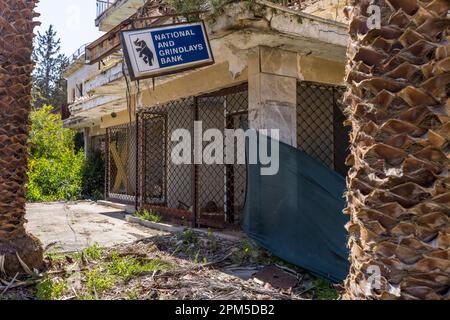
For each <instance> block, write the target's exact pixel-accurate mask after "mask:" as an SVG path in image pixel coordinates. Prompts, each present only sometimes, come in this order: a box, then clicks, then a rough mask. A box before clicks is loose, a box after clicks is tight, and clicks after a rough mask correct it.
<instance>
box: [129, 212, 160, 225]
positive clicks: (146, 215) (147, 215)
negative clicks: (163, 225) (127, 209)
mask: <svg viewBox="0 0 450 320" xmlns="http://www.w3.org/2000/svg"><path fill="white" fill-rule="evenodd" d="M134 215H135V216H136V217H138V218H141V219H144V220H147V221H150V222H154V223H160V222H161V220H162V217H161V215H160V214H158V213H156V212H153V211H152V210H141V211H138V212H136V213H135V214H134Z"/></svg>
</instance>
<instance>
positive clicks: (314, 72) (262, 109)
mask: <svg viewBox="0 0 450 320" xmlns="http://www.w3.org/2000/svg"><path fill="white" fill-rule="evenodd" d="M344 70H345V66H344V64H343V63H340V62H336V61H330V60H325V59H322V58H317V57H313V56H303V55H300V54H298V53H296V52H292V51H286V50H280V49H276V48H269V47H263V46H259V47H256V48H254V49H253V50H251V51H250V52H249V67H248V72H249V76H248V78H249V117H250V126H251V127H253V128H255V129H280V140H281V141H282V142H284V143H287V144H289V145H292V146H297V98H298V96H297V81H298V80H302V81H312V82H321V83H327V84H342V83H343V81H344Z"/></svg>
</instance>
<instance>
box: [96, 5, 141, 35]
mask: <svg viewBox="0 0 450 320" xmlns="http://www.w3.org/2000/svg"><path fill="white" fill-rule="evenodd" d="M143 4H144V2H143V1H142V0H97V19H95V25H96V26H97V27H98V28H99V30H100V31H105V32H107V31H109V30H111V29H112V28H114V27H115V26H117V25H118V24H119V23H121V22H122V21H124V20H125V19H127V18H129V17H130V16H132V15H133V14H135V13H136V11H137V9H139V8H140V7H142V5H143Z"/></svg>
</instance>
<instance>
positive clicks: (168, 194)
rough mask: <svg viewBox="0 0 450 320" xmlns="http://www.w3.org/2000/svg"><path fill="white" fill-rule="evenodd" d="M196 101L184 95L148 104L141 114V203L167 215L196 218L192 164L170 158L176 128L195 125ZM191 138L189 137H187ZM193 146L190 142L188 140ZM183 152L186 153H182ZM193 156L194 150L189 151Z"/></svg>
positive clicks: (174, 144) (190, 219) (189, 127)
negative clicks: (167, 100) (181, 98)
mask: <svg viewBox="0 0 450 320" xmlns="http://www.w3.org/2000/svg"><path fill="white" fill-rule="evenodd" d="M193 101H194V99H193V98H191V99H185V100H180V101H175V102H170V103H168V104H165V105H162V106H155V107H151V108H147V109H146V110H145V111H143V112H141V113H140V114H139V116H138V117H139V136H140V141H141V143H140V148H139V149H140V151H139V154H140V156H139V163H140V168H139V177H140V183H139V188H140V190H141V195H140V206H141V207H143V208H147V209H152V210H155V211H158V212H159V213H161V214H163V215H165V216H166V217H167V218H178V219H185V220H189V221H192V219H193V216H194V215H193V202H194V201H193V166H192V164H189V163H186V164H179V165H176V164H174V163H173V162H172V161H171V153H172V150H173V148H174V147H175V146H176V145H177V144H178V143H179V142H178V141H172V136H173V135H174V133H176V130H178V129H182V130H185V131H184V133H183V132H182V133H183V135H182V137H183V139H190V137H188V134H189V135H190V133H191V132H192V128H193V119H194V115H193V111H194V108H193ZM184 141H188V140H184ZM189 147H191V144H189ZM182 155H184V154H182ZM188 156H189V159H191V154H188ZM188 162H190V161H188Z"/></svg>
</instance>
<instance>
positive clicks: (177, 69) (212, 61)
mask: <svg viewBox="0 0 450 320" xmlns="http://www.w3.org/2000/svg"><path fill="white" fill-rule="evenodd" d="M193 24H200V25H201V27H202V30H203V34H204V38H205V42H206V46H207V51H208V53H209V55H210V59H208V60H206V61H205V60H202V61H199V62H191V63H188V65H186V64H183V65H181V66H180V67H176V66H175V67H165V68H160V69H157V70H155V71H151V72H147V73H145V74H144V75H142V76H137V75H136V74H135V72H134V69H133V65H132V63H131V55H130V54H129V52H128V47H127V44H126V40H125V34H127V33H130V32H139V31H143V32H145V31H151V30H155V29H164V28H167V29H170V28H171V27H182V26H190V25H193ZM120 40H121V44H122V49H123V53H124V57H125V62H126V64H127V67H128V72H129V74H130V78H131V80H133V81H135V80H142V79H148V78H155V77H158V76H165V75H171V74H176V73H181V72H184V71H188V70H192V69H196V68H201V67H205V66H209V65H213V64H215V59H214V54H213V52H212V49H211V44H210V41H209V37H208V33H207V31H206V27H205V23H204V21H199V22H187V23H186V22H183V23H174V24H168V25H159V26H154V27H146V28H138V29H131V30H125V31H122V32H121V33H120ZM167 69H170V70H167Z"/></svg>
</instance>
